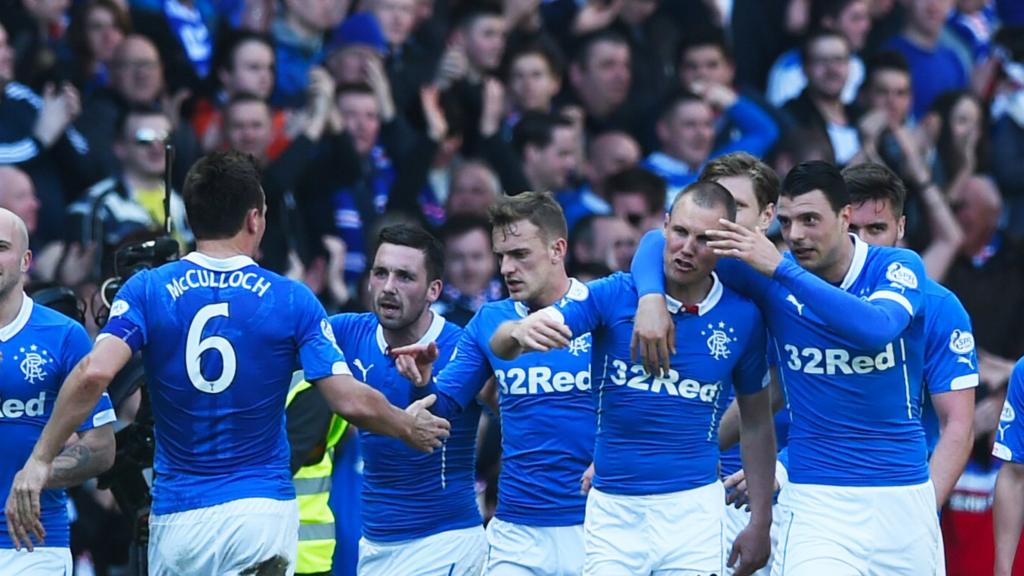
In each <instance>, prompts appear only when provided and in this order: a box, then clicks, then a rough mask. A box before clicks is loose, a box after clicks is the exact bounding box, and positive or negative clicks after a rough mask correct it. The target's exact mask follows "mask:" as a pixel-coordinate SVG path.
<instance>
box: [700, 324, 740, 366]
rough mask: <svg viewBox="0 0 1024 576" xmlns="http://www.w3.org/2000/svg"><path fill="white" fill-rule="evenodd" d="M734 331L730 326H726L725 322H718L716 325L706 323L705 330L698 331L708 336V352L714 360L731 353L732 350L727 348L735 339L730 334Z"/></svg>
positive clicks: (726, 356)
mask: <svg viewBox="0 0 1024 576" xmlns="http://www.w3.org/2000/svg"><path fill="white" fill-rule="evenodd" d="M734 332H735V330H733V329H732V328H726V326H725V322H719V323H718V326H715V325H714V324H708V327H707V329H706V330H701V331H700V335H701V336H707V337H708V339H707V344H708V352H710V353H711V357H712V358H714V359H715V360H721V359H723V358H728V357H729V354H731V353H732V351H731V350H729V344H731V343H733V342H735V341H736V339H735V338H733V337H732V336H731V334H733V333H734Z"/></svg>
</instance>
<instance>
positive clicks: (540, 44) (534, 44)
mask: <svg viewBox="0 0 1024 576" xmlns="http://www.w3.org/2000/svg"><path fill="white" fill-rule="evenodd" d="M523 56H540V58H541V59H542V60H544V62H546V63H547V65H548V71H549V72H551V75H552V76H554V77H555V78H561V77H562V76H563V74H564V72H565V57H564V56H562V53H561V52H560V51H559V49H558V45H557V44H555V43H554V42H552V41H550V40H548V39H547V37H545V36H541V37H540V38H538V39H536V40H531V41H530V42H529V43H528V44H525V45H523V46H520V47H518V48H516V50H515V52H512V53H510V54H508V55H507V56H506V58H505V60H506V62H507V65H506V67H505V74H504V76H505V81H506V82H507V81H508V80H509V79H510V77H509V75H510V73H511V71H512V64H513V63H514V62H515V61H516V60H518V59H520V58H522V57H523Z"/></svg>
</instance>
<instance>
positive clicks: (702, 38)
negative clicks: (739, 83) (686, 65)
mask: <svg viewBox="0 0 1024 576" xmlns="http://www.w3.org/2000/svg"><path fill="white" fill-rule="evenodd" d="M707 47H714V48H718V50H719V52H721V53H722V56H723V57H724V58H725V59H726V60H727V61H729V62H733V52H732V47H731V46H730V45H729V40H728V39H727V38H726V37H725V33H724V32H722V31H721V30H720V29H718V28H708V29H707V30H699V31H695V32H694V33H693V34H691V35H689V36H687V37H685V38H684V39H683V40H682V41H681V42H680V43H679V49H678V50H677V51H676V57H677V61H676V67H677V69H678V68H682V67H683V62H684V61H685V60H686V54H687V53H688V52H689V51H690V50H695V49H697V48H707Z"/></svg>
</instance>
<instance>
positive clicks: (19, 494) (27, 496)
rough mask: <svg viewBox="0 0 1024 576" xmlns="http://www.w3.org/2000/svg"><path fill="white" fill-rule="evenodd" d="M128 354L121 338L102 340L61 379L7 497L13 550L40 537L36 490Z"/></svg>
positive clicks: (39, 490) (130, 355)
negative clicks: (47, 415)
mask: <svg viewBox="0 0 1024 576" xmlns="http://www.w3.org/2000/svg"><path fill="white" fill-rule="evenodd" d="M131 357H132V351H131V348H129V346H128V344H126V343H125V342H124V341H123V340H121V339H120V338H111V337H108V338H103V339H101V340H99V341H98V342H97V343H96V346H95V348H93V350H92V352H90V353H89V355H87V356H86V357H85V358H83V359H82V361H81V362H79V363H78V365H77V366H75V369H74V370H72V372H71V374H70V375H69V376H68V378H67V380H65V381H64V385H63V386H61V388H60V393H59V394H58V395H57V402H56V404H55V405H54V407H53V414H52V415H51V416H50V420H49V421H48V422H47V423H46V427H45V428H43V433H42V434H41V435H40V437H39V441H38V442H36V446H35V448H34V449H33V450H32V455H31V456H29V459H28V461H27V462H25V465H24V466H23V467H22V469H21V470H20V471H19V472H18V474H17V475H16V476H15V477H14V482H13V483H12V484H11V493H10V495H9V496H8V497H7V507H6V510H5V512H6V514H7V527H8V531H9V533H10V535H11V539H12V540H13V541H14V546H15V548H18V549H20V548H21V544H23V543H24V544H25V545H26V546H27V547H28V549H29V550H32V548H33V545H32V536H34V537H35V539H36V541H37V542H40V541H42V539H43V538H44V537H45V536H46V531H45V530H44V529H43V525H42V522H40V519H39V514H40V507H39V494H40V492H42V490H43V488H44V487H45V486H46V484H47V483H48V482H49V481H50V477H51V475H52V473H53V469H54V460H55V459H56V458H57V455H58V454H60V452H61V450H62V449H63V447H64V445H65V443H67V440H68V438H70V437H71V435H72V434H73V433H74V432H75V430H77V429H78V427H79V426H81V424H82V422H83V421H85V419H86V417H87V416H89V414H90V413H91V412H92V410H93V408H94V407H95V406H96V403H97V402H98V401H99V399H100V396H102V395H103V392H104V391H105V390H106V389H107V386H109V385H110V381H111V380H113V379H114V376H116V375H117V373H118V372H120V371H121V369H122V368H124V366H125V365H126V364H127V363H128V360H130V359H131ZM30 535H31V536H30Z"/></svg>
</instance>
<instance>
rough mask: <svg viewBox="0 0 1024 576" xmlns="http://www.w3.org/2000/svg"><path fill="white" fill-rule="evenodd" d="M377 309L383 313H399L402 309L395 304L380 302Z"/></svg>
mask: <svg viewBox="0 0 1024 576" xmlns="http://www.w3.org/2000/svg"><path fill="white" fill-rule="evenodd" d="M377 308H379V309H380V311H381V312H398V311H399V310H401V309H402V308H401V307H400V306H399V305H398V304H396V303H394V302H378V303H377Z"/></svg>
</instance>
